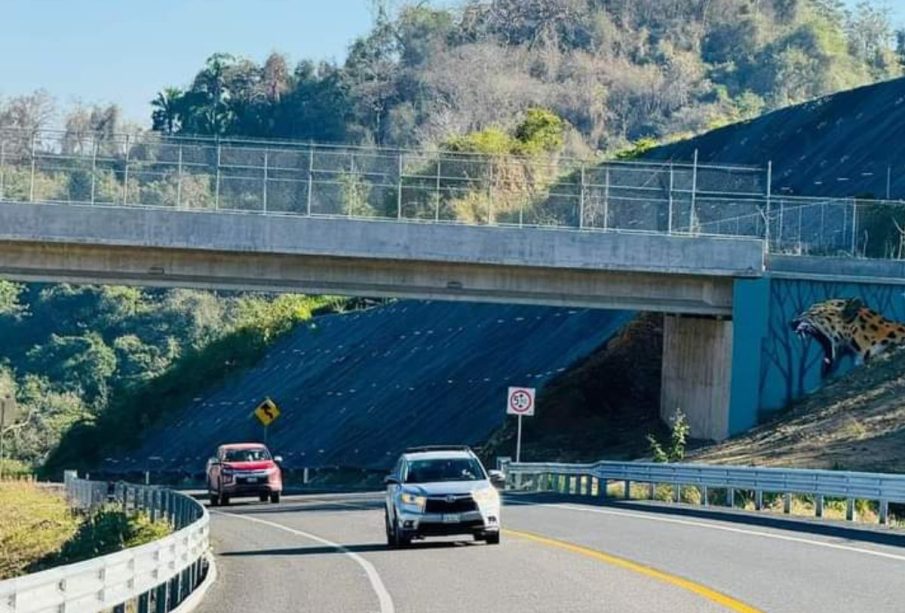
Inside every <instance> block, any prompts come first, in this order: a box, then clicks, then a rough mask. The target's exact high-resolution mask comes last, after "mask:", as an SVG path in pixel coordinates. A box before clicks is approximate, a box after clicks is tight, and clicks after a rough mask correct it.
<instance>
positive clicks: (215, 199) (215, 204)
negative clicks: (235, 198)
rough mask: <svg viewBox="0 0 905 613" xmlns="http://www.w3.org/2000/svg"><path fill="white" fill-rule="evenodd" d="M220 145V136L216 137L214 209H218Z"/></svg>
mask: <svg viewBox="0 0 905 613" xmlns="http://www.w3.org/2000/svg"><path fill="white" fill-rule="evenodd" d="M222 153H223V151H222V146H221V145H220V138H219V137H217V168H216V170H215V173H216V176H215V179H214V210H215V211H216V210H220V159H221V155H222Z"/></svg>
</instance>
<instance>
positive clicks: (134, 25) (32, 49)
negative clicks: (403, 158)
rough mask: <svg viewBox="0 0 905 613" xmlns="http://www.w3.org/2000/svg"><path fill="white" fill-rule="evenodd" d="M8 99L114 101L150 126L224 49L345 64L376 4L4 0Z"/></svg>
mask: <svg viewBox="0 0 905 613" xmlns="http://www.w3.org/2000/svg"><path fill="white" fill-rule="evenodd" d="M0 4H2V5H3V9H2V14H3V18H2V21H3V24H2V34H0V95H2V96H11V95H17V94H22V93H26V92H30V91H33V90H35V89H38V88H44V89H47V90H48V91H49V92H50V93H51V94H53V95H54V96H55V97H56V98H57V101H58V102H59V103H60V105H61V106H67V105H68V103H70V102H72V101H74V100H76V99H80V100H82V101H83V102H86V103H92V102H115V103H117V104H118V105H120V107H122V108H123V110H124V111H125V114H126V117H128V118H130V119H133V120H137V121H141V122H142V123H147V122H148V117H149V115H150V109H149V106H148V102H149V101H150V100H151V99H152V98H153V97H154V96H155V94H156V92H157V91H159V90H160V89H161V88H162V87H164V86H166V85H185V84H187V83H188V82H189V81H190V80H191V78H192V76H194V74H195V72H196V71H197V70H198V69H199V68H200V67H201V65H202V64H203V62H204V60H205V59H206V58H207V57H208V56H210V55H211V54H212V53H214V52H216V51H226V52H230V53H234V54H236V55H243V56H247V57H250V58H253V59H255V60H259V61H260V60H263V59H264V58H266V57H267V55H268V54H269V53H270V52H271V51H280V52H283V53H287V54H288V55H289V56H290V57H291V58H292V59H293V60H300V59H302V58H315V59H336V60H342V59H343V58H344V57H345V54H346V48H347V47H348V45H349V43H350V42H351V41H352V40H353V39H354V38H355V37H356V36H358V35H360V34H363V33H365V32H367V31H368V29H369V27H370V25H371V21H372V14H371V8H370V7H371V4H370V2H368V0H295V1H293V0H2V2H0Z"/></svg>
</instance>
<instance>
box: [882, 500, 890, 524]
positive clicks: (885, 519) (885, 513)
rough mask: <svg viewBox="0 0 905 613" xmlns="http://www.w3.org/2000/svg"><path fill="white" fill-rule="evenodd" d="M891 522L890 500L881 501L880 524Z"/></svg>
mask: <svg viewBox="0 0 905 613" xmlns="http://www.w3.org/2000/svg"><path fill="white" fill-rule="evenodd" d="M888 522H889V501H888V500H881V501H880V525H883V526H885V525H886V524H887V523H888Z"/></svg>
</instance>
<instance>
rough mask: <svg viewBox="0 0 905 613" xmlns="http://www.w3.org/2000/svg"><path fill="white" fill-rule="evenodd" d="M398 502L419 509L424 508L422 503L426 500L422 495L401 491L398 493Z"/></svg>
mask: <svg viewBox="0 0 905 613" xmlns="http://www.w3.org/2000/svg"><path fill="white" fill-rule="evenodd" d="M399 502H401V503H402V504H403V505H404V506H407V507H417V508H418V510H419V511H421V510H423V509H424V504H425V503H426V502H427V498H425V497H424V496H419V495H417V494H412V493H410V492H402V493H401V494H400V495H399Z"/></svg>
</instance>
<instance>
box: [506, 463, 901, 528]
mask: <svg viewBox="0 0 905 613" xmlns="http://www.w3.org/2000/svg"><path fill="white" fill-rule="evenodd" d="M502 467H503V469H504V470H505V472H506V478H507V487H512V488H514V489H518V490H533V491H553V492H558V493H563V494H579V495H586V496H589V495H592V493H594V492H596V495H598V496H601V497H606V496H607V488H606V484H607V482H609V481H621V482H623V483H624V489H623V495H624V497H626V498H628V497H629V496H630V492H631V484H632V483H646V484H649V486H650V487H649V492H650V496H649V497H650V498H653V495H654V486H655V485H657V484H668V485H671V486H673V496H674V499H675V501H676V502H678V501H680V500H681V491H682V487H697V488H699V489H700V490H701V494H702V495H701V502H702V504H705V505H706V504H709V498H710V497H709V495H708V490H709V489H710V488H713V489H724V490H726V491H727V501H728V505H729V506H732V507H734V506H735V493H736V492H737V491H746V492H753V494H754V504H755V509H756V510H760V509H762V508H763V506H764V505H763V495H764V493H765V492H766V493H775V494H783V495H784V511H785V512H786V513H789V512H790V507H791V495H793V494H800V495H810V496H813V497H814V499H815V512H816V515H817V516H818V517H820V516H822V515H823V505H824V499H825V498H842V499H845V500H846V503H847V504H846V518H847V519H848V520H852V519H854V501H855V500H874V501H877V502H878V503H879V505H878V506H879V520H880V523H881V524H886V523H888V517H889V504H890V503H905V475H895V474H884V473H865V472H843V471H833V470H806V469H787V468H756V467H736V466H717V465H709V464H660V463H653V462H608V461H603V462H596V463H593V464H559V463H526V462H522V463H519V464H516V463H509V462H504V463H503V464H502Z"/></svg>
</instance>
